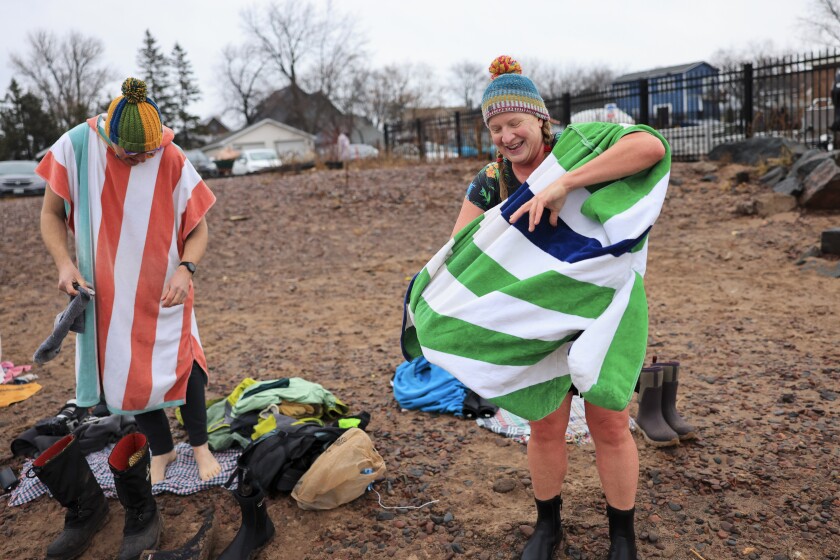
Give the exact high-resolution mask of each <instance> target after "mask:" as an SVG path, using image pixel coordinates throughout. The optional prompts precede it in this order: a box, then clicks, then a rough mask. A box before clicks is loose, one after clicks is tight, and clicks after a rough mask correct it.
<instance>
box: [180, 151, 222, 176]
mask: <svg viewBox="0 0 840 560" xmlns="http://www.w3.org/2000/svg"><path fill="white" fill-rule="evenodd" d="M184 155H186V156H187V159H188V160H190V163H191V164H192V166H193V167H195V170H196V171H198V174H199V175H201V178H202V179H207V178H210V177H218V176H219V169H218V168H217V167H216V164H215V163H214V162H213V160H211V159H210V158H209V157H208V156H207V154H205V153H204V152H202V151H201V150H187V151H185V152H184Z"/></svg>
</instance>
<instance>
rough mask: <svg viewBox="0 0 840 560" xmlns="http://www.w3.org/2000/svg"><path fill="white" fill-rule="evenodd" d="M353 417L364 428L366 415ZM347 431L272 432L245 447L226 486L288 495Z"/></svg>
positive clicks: (311, 427)
mask: <svg viewBox="0 0 840 560" xmlns="http://www.w3.org/2000/svg"><path fill="white" fill-rule="evenodd" d="M357 418H359V420H360V422H359V424H358V426H356V427H358V428H360V429H365V427H366V426H367V424H368V422H369V421H370V415H369V414H368V413H366V412H363V413H361V414H359V415H358V416H357ZM348 429H349V428H341V427H338V426H335V425H333V426H321V425H319V424H301V425H298V426H289V427H287V428H286V429H284V430H275V431H274V432H271V433H270V434H268V435H266V436H264V437H262V438H260V439H258V440H257V441H255V442H253V443H251V444H249V445H248V447H246V448H245V450H244V451H243V452H242V455H240V456H239V459H238V460H237V469H236V471H234V473H233V474H232V475H231V477H230V479H228V483H227V486H230V485H231V483H232V482H233V480H234V478H237V479H238V480H239V484H240V485H242V484H243V482H244V483H245V484H249V485H254V486H257V487H259V488H260V489H261V490H262V491H263V492H265V493H266V494H267V495H269V496H275V495H277V494H278V493H281V492H282V493H289V492H291V491H292V489H294V487H295V484H297V481H298V480H300V477H302V476H303V474H304V473H305V472H306V471H307V470H309V467H311V466H312V463H314V462H315V459H317V458H318V457H319V456H320V455H321V453H323V452H324V451H326V449H327V448H328V447H329V446H330V445H331V444H332V443H333V442H334V441H335V440H337V439H338V438H339V437H341V434H343V433H344V432H346V431H347V430H348Z"/></svg>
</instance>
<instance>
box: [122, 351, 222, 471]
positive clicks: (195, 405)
mask: <svg viewBox="0 0 840 560" xmlns="http://www.w3.org/2000/svg"><path fill="white" fill-rule="evenodd" d="M206 382H207V374H206V373H204V370H202V369H201V366H199V365H198V363H196V362H193V367H192V371H191V372H190V378H189V379H188V380H187V399H186V402H185V403H184V404H183V405H181V418H183V420H184V427H185V428H186V429H187V435H188V436H189V440H190V445H191V446H193V447H198V446H199V445H204V444H205V443H207V408H206V406H205V402H204V385H205V383H206ZM134 418H135V419H136V420H137V426H138V427H139V428H140V432H141V433H142V434H143V435H145V436H146V438H147V439H148V440H149V448H150V449H151V450H152V455H158V456H160V455H165V454H167V453H169V452H170V451H172V450H173V449H175V444H174V443H173V442H172V431H171V430H170V429H169V419H168V418H167V417H166V412H165V411H164V410H163V409H162V408H159V409H157V410H151V411H149V412H144V413H143V414H137V415H136V416H135V417H134Z"/></svg>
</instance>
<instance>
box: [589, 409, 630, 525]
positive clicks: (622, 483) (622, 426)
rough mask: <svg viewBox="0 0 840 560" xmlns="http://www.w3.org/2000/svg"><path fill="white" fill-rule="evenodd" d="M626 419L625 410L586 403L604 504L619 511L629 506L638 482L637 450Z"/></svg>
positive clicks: (628, 418)
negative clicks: (614, 409) (608, 408)
mask: <svg viewBox="0 0 840 560" xmlns="http://www.w3.org/2000/svg"><path fill="white" fill-rule="evenodd" d="M629 422H630V414H629V412H628V409H624V410H623V411H621V412H615V411H613V410H607V409H605V408H600V407H598V406H595V405H593V404H590V403H586V423H587V425H588V426H589V431H590V432H591V433H592V439H593V441H594V442H595V464H596V465H597V466H598V476H599V477H600V478H601V487H602V488H603V489H604V495H605V496H606V498H607V503H608V504H609V505H611V506H612V507H614V508H616V509H621V510H629V509H631V508H633V506H634V504H635V502H636V487H637V485H638V482H639V453H638V450H637V449H636V442H635V441H634V440H633V436H632V434H631V433H630V424H629Z"/></svg>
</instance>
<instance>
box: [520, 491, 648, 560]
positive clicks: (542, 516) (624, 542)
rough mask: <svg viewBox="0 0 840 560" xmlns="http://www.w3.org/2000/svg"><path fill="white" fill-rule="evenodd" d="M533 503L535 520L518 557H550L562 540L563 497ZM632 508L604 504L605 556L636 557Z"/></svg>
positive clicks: (545, 559) (610, 559)
mask: <svg viewBox="0 0 840 560" xmlns="http://www.w3.org/2000/svg"><path fill="white" fill-rule="evenodd" d="M534 501H535V502H536V503H537V523H536V525H535V526H534V533H533V534H532V535H531V537H530V538H529V539H528V542H527V543H525V548H524V549H523V550H522V557H521V560H551V558H553V557H554V550H555V549H556V548H557V547H558V546H559V545H560V542H561V541H562V540H563V523H562V520H561V519H560V512H561V510H562V509H563V498H561V497H560V496H555V497H553V498H552V499H550V500H537V499H535V500H534ZM635 511H636V508H632V509H629V510H619V509H615V508H613V507H612V506H610V505H609V504H607V519H608V520H609V524H610V551H609V553H608V554H607V560H637V559H638V556H637V555H636V532H635V529H634V527H633V518H634V515H635Z"/></svg>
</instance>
